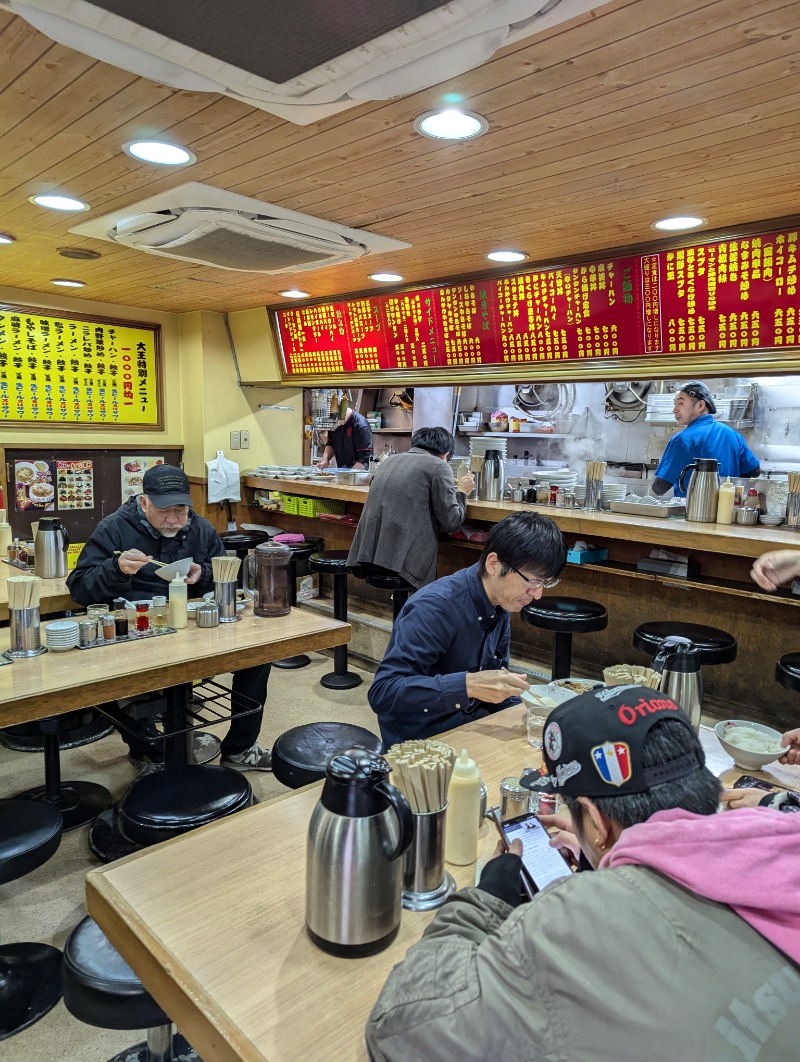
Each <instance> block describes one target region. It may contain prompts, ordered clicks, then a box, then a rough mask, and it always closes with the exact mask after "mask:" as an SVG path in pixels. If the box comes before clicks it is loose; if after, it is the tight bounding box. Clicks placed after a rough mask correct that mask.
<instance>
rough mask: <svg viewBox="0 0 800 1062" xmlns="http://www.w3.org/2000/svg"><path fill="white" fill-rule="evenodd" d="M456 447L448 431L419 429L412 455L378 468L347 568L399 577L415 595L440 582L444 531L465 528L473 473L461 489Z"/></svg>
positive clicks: (386, 461)
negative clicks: (453, 458)
mask: <svg viewBox="0 0 800 1062" xmlns="http://www.w3.org/2000/svg"><path fill="white" fill-rule="evenodd" d="M454 446H455V441H454V439H453V436H452V435H451V434H450V432H449V431H448V430H447V429H446V428H420V429H419V431H415V432H414V434H413V435H412V437H411V449H410V450H409V451H408V453H405V454H393V455H392V456H391V457H387V458H385V459H384V460H383V461H381V463H380V464H379V465H378V470H377V472H376V473H375V476H374V477H373V480H372V484H371V486H370V488H369V494H368V495H367V502H366V505H365V506H364V511H363V512H362V514H361V519H360V520H359V521H358V527H357V528H356V534H355V538H354V539H353V545H352V546H351V547H350V554H349V556H348V558H347V563H348V564H350V565H351V566H353V567H355V566H356V565H358V564H361V565H369V564H372V565H375V566H376V567H378V568H383V569H385V570H387V571H390V572H394V573H395V575H399V576H400V577H401V578H402V579H405V580H406V582H409V583H411V585H412V586H413V587H414V589H415V590H418V589H419V588H420V587H421V586H425V584H426V583H432V582H433V580H434V579H435V578H436V557H437V554H438V551H439V530H440V528H441V530H442V531H445V532H451V531H457V530H458V529H459V527H461V525H462V524H463V523H464V514H465V512H466V510H467V495H468V494H470V493H471V492H472V488H473V487H474V486H475V481H474V479H473V476H472V473H471V472H468V473H467V475H465V476H461V477H460V479H459V481H458V484H456V482H455V480H454V479H453V471H452V469H451V468H450V466H449V465H448V463H447V459H448V457H449V456H450V454H451V453H452V452H453V447H454Z"/></svg>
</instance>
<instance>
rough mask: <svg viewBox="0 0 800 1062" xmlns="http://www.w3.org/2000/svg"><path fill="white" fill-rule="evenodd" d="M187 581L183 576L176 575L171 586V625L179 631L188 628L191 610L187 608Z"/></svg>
mask: <svg viewBox="0 0 800 1062" xmlns="http://www.w3.org/2000/svg"><path fill="white" fill-rule="evenodd" d="M188 596H189V594H188V591H187V589H186V580H185V579H184V577H183V576H182V575H176V576H175V578H174V579H173V580H172V582H171V583H170V584H169V625H170V627H175V628H176V629H179V628H181V627H186V626H188V623H189V610H188V608H187V607H186V602H187V599H188Z"/></svg>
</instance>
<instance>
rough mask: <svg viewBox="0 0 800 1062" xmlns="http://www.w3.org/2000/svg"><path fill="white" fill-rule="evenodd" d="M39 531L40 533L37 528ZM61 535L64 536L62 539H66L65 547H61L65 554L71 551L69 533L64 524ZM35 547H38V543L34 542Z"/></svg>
mask: <svg viewBox="0 0 800 1062" xmlns="http://www.w3.org/2000/svg"><path fill="white" fill-rule="evenodd" d="M37 531H38V528H37ZM61 534H62V537H63V539H64V545H63V546H62V547H61V550H62V552H63V553H66V552H67V550H68V549H69V531H67V528H66V525H65V524H63V523H62V524H61ZM35 545H36V543H35V542H34V546H35Z"/></svg>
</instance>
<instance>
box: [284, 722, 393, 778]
mask: <svg viewBox="0 0 800 1062" xmlns="http://www.w3.org/2000/svg"><path fill="white" fill-rule="evenodd" d="M353 746H355V747H357V748H362V749H368V750H369V751H371V752H380V751H381V739H380V738H379V737H376V736H375V734H373V733H371V732H370V731H369V730H365V729H364V727H363V726H354V725H353V724H352V723H306V724H305V725H304V726H293V727H292V729H291V730H286V731H285V732H284V733H283V734H281V735H280V737H278V738H277V739H276V741H275V744H274V745H273V746H272V772H273V774H274V775H275V777H276V778H277V779H278V781H279V782H282V783H283V784H284V785H286V786H288V787H289V788H290V789H299V788H300V787H301V786H304V785H308V784H309V783H310V782H317V781H319V779H320V778H324V777H325V767H326V765H327V762H328V760H329V759H330V757H331V756H332V755H333V754H334V753H335V752H339V751H340V750H341V749H347V748H352V747H353Z"/></svg>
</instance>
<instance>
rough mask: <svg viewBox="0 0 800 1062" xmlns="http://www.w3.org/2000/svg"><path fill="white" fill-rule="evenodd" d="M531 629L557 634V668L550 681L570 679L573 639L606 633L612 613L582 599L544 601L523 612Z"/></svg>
mask: <svg viewBox="0 0 800 1062" xmlns="http://www.w3.org/2000/svg"><path fill="white" fill-rule="evenodd" d="M520 616H521V617H522V619H523V620H524V621H525V623H529V624H530V625H531V627H538V628H539V629H540V630H543V631H552V632H553V664H552V668H551V673H550V681H551V682H552V681H553V680H554V679H563V678H569V674H570V668H571V666H572V635H573V634H586V633H588V632H589V631H604V630H605V629H606V627H607V626H608V612H607V611H606V609H605V608H604V607H603V606H602V605H599V604H598V603H597V602H596V601H586V600H584V598H582V597H543V598H542V599H541V601H532V602H531V603H530V605H526V606H525V607H524V608H523V609H522V611H521V612H520Z"/></svg>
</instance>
